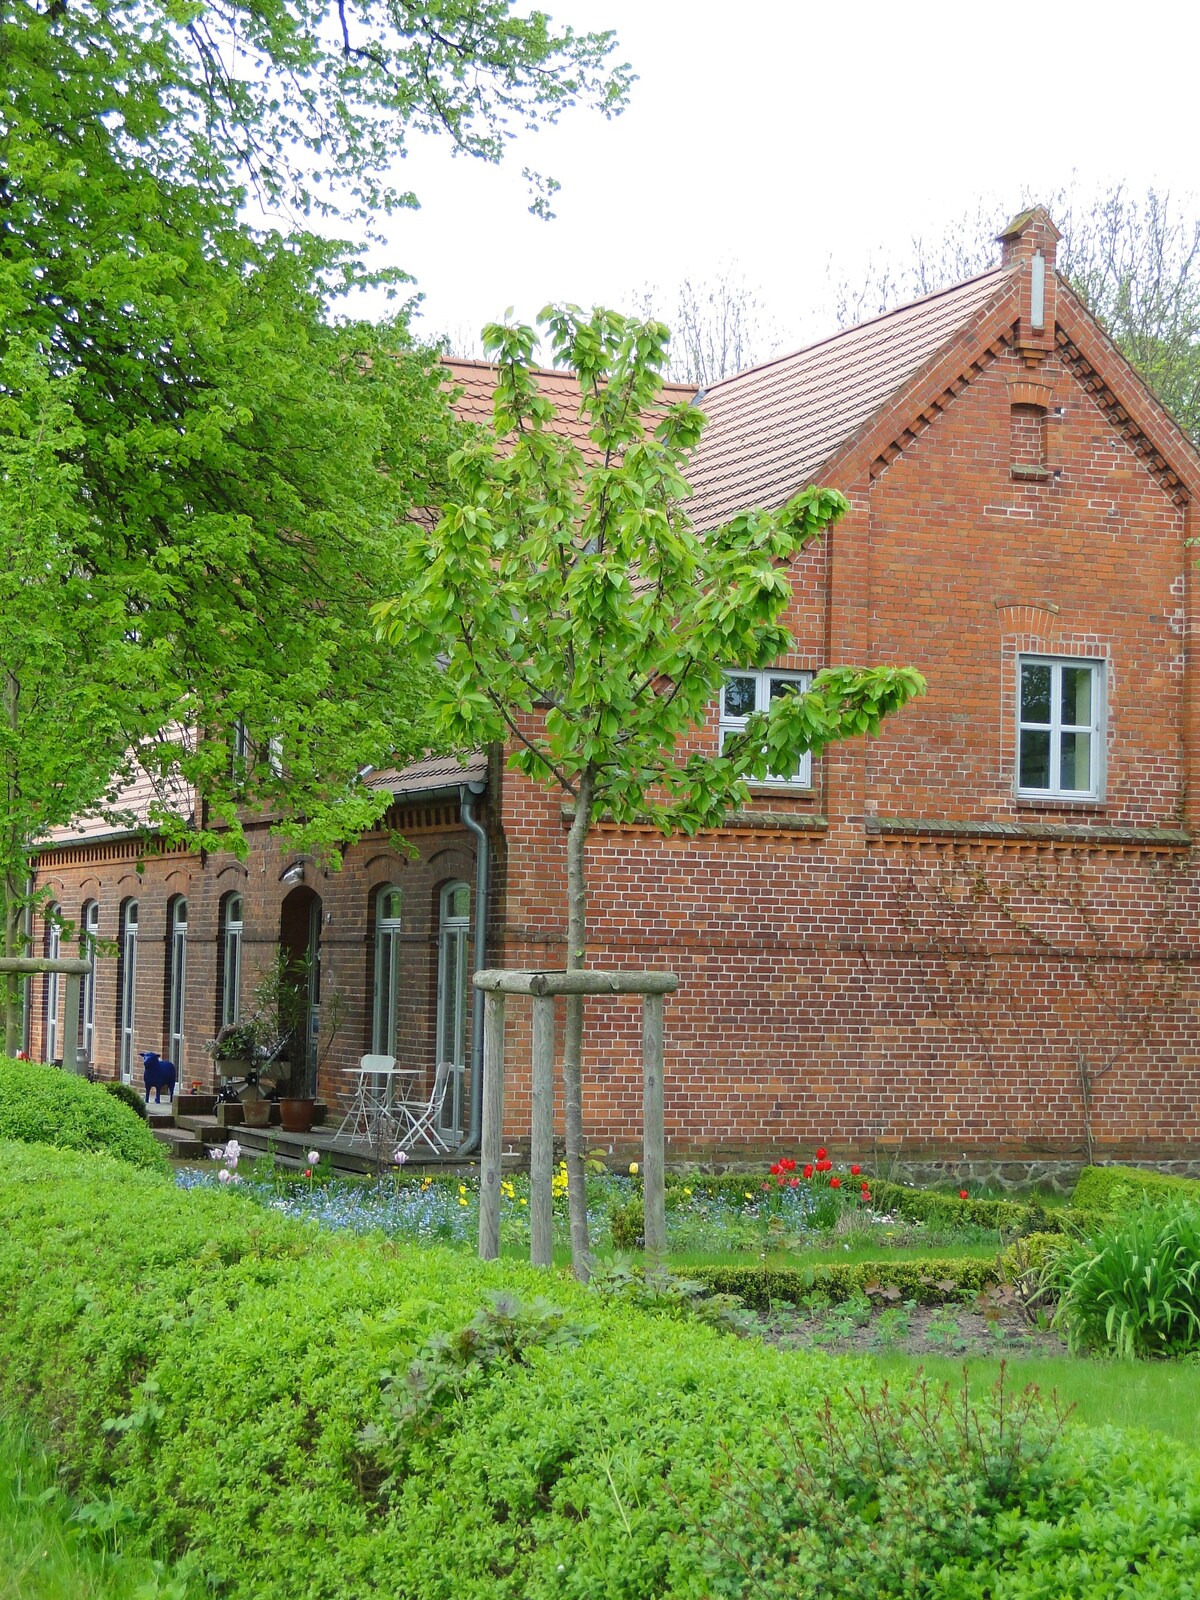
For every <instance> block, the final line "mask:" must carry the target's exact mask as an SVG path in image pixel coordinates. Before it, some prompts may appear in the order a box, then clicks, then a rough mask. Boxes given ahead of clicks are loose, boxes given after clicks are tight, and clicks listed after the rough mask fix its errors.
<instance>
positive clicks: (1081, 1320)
mask: <svg viewBox="0 0 1200 1600" xmlns="http://www.w3.org/2000/svg"><path fill="white" fill-rule="evenodd" d="M1050 1271H1051V1279H1052V1281H1053V1284H1054V1286H1055V1287H1056V1289H1057V1291H1058V1310H1057V1312H1056V1313H1055V1318H1054V1321H1055V1325H1056V1326H1057V1327H1060V1328H1062V1329H1063V1331H1064V1332H1065V1333H1066V1336H1067V1341H1068V1343H1069V1345H1070V1347H1071V1348H1072V1350H1078V1349H1108V1350H1111V1351H1113V1352H1115V1353H1116V1354H1117V1355H1120V1356H1125V1357H1134V1356H1143V1357H1144V1356H1176V1355H1185V1354H1187V1353H1188V1352H1190V1351H1193V1350H1200V1207H1196V1206H1191V1205H1186V1204H1184V1205H1180V1204H1179V1203H1178V1202H1176V1203H1175V1204H1174V1205H1173V1206H1170V1207H1165V1206H1162V1205H1150V1204H1143V1205H1142V1206H1140V1207H1139V1208H1138V1209H1137V1210H1135V1211H1132V1212H1129V1213H1127V1214H1126V1215H1124V1216H1122V1217H1121V1218H1120V1219H1119V1220H1114V1221H1112V1222H1110V1224H1109V1226H1108V1228H1107V1229H1106V1230H1105V1231H1103V1232H1101V1233H1099V1234H1097V1235H1096V1236H1095V1237H1094V1238H1091V1239H1083V1240H1080V1241H1078V1242H1077V1243H1075V1244H1071V1245H1068V1247H1067V1248H1066V1249H1065V1250H1064V1251H1063V1252H1062V1253H1061V1254H1060V1255H1059V1256H1058V1258H1057V1260H1056V1261H1055V1262H1054V1263H1053V1265H1052V1267H1051V1269H1050Z"/></svg>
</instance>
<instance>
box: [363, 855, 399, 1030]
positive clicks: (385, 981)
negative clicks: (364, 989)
mask: <svg viewBox="0 0 1200 1600" xmlns="http://www.w3.org/2000/svg"><path fill="white" fill-rule="evenodd" d="M400 911H401V897H400V891H399V889H397V888H396V887H395V885H394V884H389V885H388V886H387V887H386V888H383V889H380V890H379V892H378V894H377V895H376V896H375V1006H374V1009H373V1011H372V1018H371V1049H372V1050H373V1051H374V1052H375V1054H376V1055H381V1056H390V1055H394V1054H395V1053H396V1004H397V1000H398V998H399V992H400V932H401V928H402V926H403V924H402V922H401V917H400Z"/></svg>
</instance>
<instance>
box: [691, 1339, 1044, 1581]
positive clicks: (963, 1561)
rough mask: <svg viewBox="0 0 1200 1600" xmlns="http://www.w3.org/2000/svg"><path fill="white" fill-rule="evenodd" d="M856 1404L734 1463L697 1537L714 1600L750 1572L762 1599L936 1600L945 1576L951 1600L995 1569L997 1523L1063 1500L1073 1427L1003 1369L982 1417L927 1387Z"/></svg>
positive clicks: (865, 1393)
mask: <svg viewBox="0 0 1200 1600" xmlns="http://www.w3.org/2000/svg"><path fill="white" fill-rule="evenodd" d="M851 1407H852V1409H851V1411H850V1412H849V1414H847V1413H846V1412H845V1411H844V1410H841V1409H835V1407H834V1406H833V1405H832V1404H830V1403H828V1402H827V1403H826V1405H825V1408H824V1409H823V1411H822V1412H821V1413H820V1415H819V1416H818V1417H817V1418H816V1419H815V1420H814V1421H813V1422H810V1423H809V1424H808V1426H807V1427H805V1428H802V1429H799V1428H796V1427H794V1426H792V1425H791V1424H790V1422H789V1423H788V1424H787V1425H785V1427H784V1428H783V1429H782V1430H781V1431H780V1432H778V1433H776V1434H775V1435H774V1436H773V1437H772V1439H771V1445H772V1449H771V1450H770V1452H769V1453H768V1454H767V1456H766V1457H765V1459H763V1460H759V1461H750V1462H746V1461H742V1460H738V1459H736V1458H734V1457H733V1456H729V1457H728V1458H727V1462H726V1465H725V1468H724V1470H723V1472H722V1473H721V1474H720V1475H719V1477H718V1480H717V1481H718V1484H719V1485H720V1487H721V1490H722V1502H723V1503H722V1505H721V1507H720V1509H719V1511H718V1512H717V1514H716V1516H710V1517H708V1518H707V1519H706V1520H705V1521H704V1522H703V1523H699V1524H697V1525H696V1526H695V1527H694V1528H693V1535H694V1537H695V1538H696V1539H697V1540H698V1541H700V1543H701V1545H702V1548H704V1549H705V1550H706V1551H707V1552H708V1555H709V1566H710V1569H711V1573H712V1580H713V1583H712V1594H713V1595H714V1596H730V1597H736V1596H740V1595H742V1594H744V1593H745V1592H746V1587H747V1586H746V1583H745V1578H746V1576H747V1575H752V1580H753V1593H754V1595H755V1596H756V1597H762V1600H793V1597H795V1596H797V1595H826V1594H829V1595H833V1594H836V1595H837V1597H838V1600H875V1596H877V1595H881V1594H889V1595H890V1594H898V1593H910V1592H911V1593H927V1592H929V1588H931V1587H932V1585H931V1584H929V1579H932V1578H933V1577H934V1575H935V1574H937V1575H938V1576H939V1578H940V1582H939V1585H938V1591H937V1592H938V1593H950V1592H951V1590H950V1587H949V1585H948V1584H947V1583H946V1579H947V1577H948V1575H949V1574H950V1573H951V1572H954V1573H955V1574H957V1573H960V1572H961V1571H962V1570H963V1568H966V1569H967V1570H968V1571H969V1570H970V1569H971V1568H972V1567H977V1566H978V1565H979V1564H981V1563H983V1562H986V1561H989V1560H991V1559H994V1557H995V1554H996V1551H997V1546H998V1543H999V1541H998V1540H997V1538H996V1528H995V1521H996V1518H997V1517H1000V1516H1002V1515H1003V1514H1005V1513H1007V1512H1009V1511H1011V1510H1012V1509H1013V1508H1015V1507H1019V1506H1020V1505H1021V1504H1022V1503H1025V1502H1029V1501H1032V1500H1036V1499H1037V1497H1039V1496H1040V1495H1042V1494H1043V1493H1045V1492H1047V1491H1048V1492H1049V1493H1050V1494H1051V1495H1053V1492H1054V1488H1055V1483H1054V1478H1055V1468H1054V1466H1053V1465H1052V1464H1051V1457H1052V1453H1053V1450H1054V1447H1055V1445H1056V1444H1057V1442H1058V1440H1059V1436H1060V1435H1061V1432H1062V1419H1061V1417H1060V1416H1059V1415H1058V1414H1057V1412H1053V1413H1051V1412H1047V1411H1046V1410H1045V1409H1044V1408H1043V1407H1042V1406H1041V1405H1040V1404H1039V1402H1038V1400H1037V1398H1036V1396H1035V1394H1034V1393H1033V1392H1031V1391H1030V1390H1028V1389H1026V1390H1025V1391H1024V1392H1023V1393H1018V1394H1016V1395H1014V1394H1013V1393H1012V1391H1011V1387H1008V1386H1006V1383H1005V1368H1004V1366H1003V1365H1002V1366H1001V1369H1000V1377H999V1379H998V1381H997V1383H996V1386H995V1388H994V1389H993V1391H992V1395H991V1398H990V1400H989V1401H988V1402H987V1403H985V1404H984V1405H982V1406H975V1405H972V1404H971V1403H970V1400H969V1399H968V1398H967V1396H966V1395H965V1394H964V1393H962V1392H959V1393H953V1394H952V1392H951V1388H950V1385H949V1384H945V1385H940V1384H933V1383H928V1382H925V1381H923V1380H918V1381H917V1382H915V1383H912V1384H910V1385H908V1386H907V1387H906V1388H905V1387H901V1388H900V1389H899V1390H897V1391H893V1390H891V1389H890V1388H889V1387H888V1386H887V1385H884V1388H883V1392H882V1394H879V1395H876V1394H874V1393H872V1392H871V1391H869V1390H867V1389H866V1388H861V1389H859V1390H858V1391H857V1392H856V1393H854V1394H853V1395H852V1396H851ZM926 1574H927V1575H928V1577H925V1575H926ZM927 1584H929V1588H927V1587H926V1586H925V1585H927ZM953 1593H955V1594H956V1595H958V1594H959V1593H961V1591H960V1589H959V1587H958V1584H957V1583H956V1584H955V1586H954V1589H953Z"/></svg>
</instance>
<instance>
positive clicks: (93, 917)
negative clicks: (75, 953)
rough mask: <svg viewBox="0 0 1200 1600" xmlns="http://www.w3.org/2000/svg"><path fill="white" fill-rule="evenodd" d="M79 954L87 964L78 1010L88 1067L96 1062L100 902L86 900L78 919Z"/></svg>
mask: <svg viewBox="0 0 1200 1600" xmlns="http://www.w3.org/2000/svg"><path fill="white" fill-rule="evenodd" d="M80 923H81V932H80V940H79V953H80V955H82V957H83V958H84V960H85V961H86V962H87V963H88V970H87V975H86V977H85V978H84V980H83V990H82V992H81V994H80V996H79V1010H80V1015H81V1019H82V1022H83V1053H84V1055H85V1057H86V1058H87V1063H88V1065H89V1066H94V1065H95V1061H96V942H97V940H98V939H99V938H100V902H99V901H98V900H88V901H87V902H86V903H85V905H84V907H83V916H82V917H81V919H80Z"/></svg>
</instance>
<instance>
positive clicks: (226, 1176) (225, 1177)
mask: <svg viewBox="0 0 1200 1600" xmlns="http://www.w3.org/2000/svg"><path fill="white" fill-rule="evenodd" d="M217 1177H218V1178H219V1179H220V1180H221V1182H222V1183H232V1182H233V1173H232V1172H230V1170H229V1168H228V1167H222V1168H221V1170H220V1172H218V1173H217Z"/></svg>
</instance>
